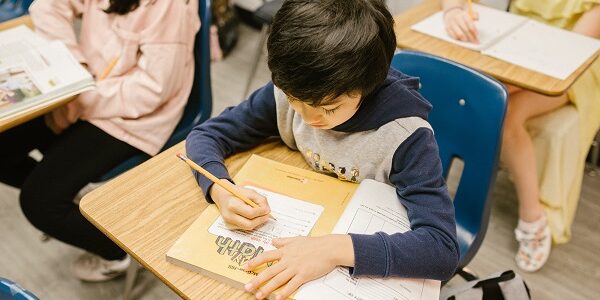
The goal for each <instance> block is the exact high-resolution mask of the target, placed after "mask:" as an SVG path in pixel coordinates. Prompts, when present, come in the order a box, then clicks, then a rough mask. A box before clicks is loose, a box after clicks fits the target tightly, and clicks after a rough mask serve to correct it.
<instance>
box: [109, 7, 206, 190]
mask: <svg viewBox="0 0 600 300" xmlns="http://www.w3.org/2000/svg"><path fill="white" fill-rule="evenodd" d="M198 12H199V14H200V23H201V25H200V31H199V32H198V34H196V41H195V43H194V60H195V70H194V83H193V85H192V91H191V92H190V96H189V98H188V102H187V104H186V106H185V109H184V111H183V116H182V117H181V120H180V121H179V123H178V124H177V126H176V127H175V130H173V133H172V134H171V136H170V137H169V139H168V140H167V142H166V143H165V145H164V146H163V148H162V150H165V149H167V148H169V147H171V146H173V145H175V144H177V143H179V142H181V141H183V140H184V139H185V137H186V136H187V135H188V133H189V132H190V131H191V130H192V128H193V127H194V126H195V125H196V124H199V123H202V122H204V121H206V120H207V119H208V118H209V117H210V114H211V112H212V90H211V85H210V24H211V18H212V17H211V16H212V13H211V1H210V0H200V1H199V3H198ZM148 158H150V156H148V155H146V154H140V155H136V156H134V157H132V158H130V159H128V160H126V161H124V162H123V163H121V164H119V165H118V166H116V167H115V168H113V169H112V170H110V171H109V172H108V173H106V174H104V175H103V176H102V177H101V178H100V179H99V180H100V181H106V180H109V179H111V178H113V177H115V176H117V175H119V174H121V173H123V172H125V171H127V170H129V169H131V168H133V167H135V166H137V165H139V164H140V163H142V162H144V161H145V160H147V159H148Z"/></svg>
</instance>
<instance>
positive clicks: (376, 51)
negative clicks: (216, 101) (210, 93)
mask: <svg viewBox="0 0 600 300" xmlns="http://www.w3.org/2000/svg"><path fill="white" fill-rule="evenodd" d="M395 48H396V39H395V36H394V32H393V19H392V16H391V15H390V13H389V12H388V11H387V8H386V7H385V4H384V2H383V1H382V0H321V1H309V0H288V1H286V2H285V3H284V4H283V6H282V7H281V9H280V10H279V11H278V13H277V15H276V16H275V18H274V20H273V24H272V28H271V34H270V36H269V40H268V52H269V55H268V60H269V61H268V62H269V68H270V70H271V72H272V79H273V82H272V83H268V84H267V85H265V86H264V87H262V88H260V89H258V90H257V91H255V92H254V93H253V94H252V95H251V96H250V97H249V99H248V100H246V101H244V102H242V103H241V104H240V105H238V106H235V107H230V108H228V109H226V110H225V111H224V112H223V113H222V114H221V115H219V116H218V117H216V118H213V119H211V120H209V121H207V122H205V123H203V124H201V125H199V126H197V127H196V128H194V129H193V130H192V132H191V133H190V135H189V136H188V138H187V141H186V151H187V153H188V156H189V158H190V159H192V160H193V161H195V162H196V163H197V164H198V165H200V166H202V167H204V168H205V169H207V170H209V171H210V172H211V173H213V174H214V175H216V176H217V177H218V178H221V180H231V179H230V176H229V174H228V172H227V169H226V168H225V166H224V164H223V160H224V157H226V156H229V155H231V154H232V153H234V152H236V151H239V150H243V149H248V148H251V147H253V146H255V145H257V144H258V143H260V142H261V141H263V140H264V139H265V138H267V137H270V136H280V137H281V139H282V140H283V141H284V142H285V144H286V145H287V146H288V147H290V148H293V149H298V150H299V151H300V152H301V153H302V155H303V156H304V158H305V159H306V161H307V162H308V163H309V165H310V166H311V167H313V168H314V169H316V170H317V171H320V172H324V173H330V174H332V175H335V176H337V177H338V178H340V179H342V180H350V181H354V182H359V181H361V180H362V179H366V178H371V179H375V180H378V181H381V182H386V183H388V184H392V185H394V186H395V187H396V190H397V195H398V200H399V201H401V202H402V204H403V205H404V206H405V207H406V208H407V211H408V216H409V219H410V221H411V228H412V231H409V232H406V233H396V234H392V235H387V234H385V233H382V232H379V233H376V234H373V235H360V234H350V235H326V236H321V237H295V238H283V239H275V240H273V245H274V246H275V247H276V248H277V249H276V250H274V251H268V252H265V253H263V254H261V255H259V256H257V257H256V258H255V259H253V260H251V261H249V262H248V264H247V266H246V269H248V270H250V269H254V268H256V267H258V266H260V265H262V264H264V263H267V262H272V261H278V263H277V264H274V265H273V266H271V267H269V268H267V269H266V270H264V271H263V272H261V273H260V274H259V275H258V276H257V277H256V278H254V279H253V280H252V281H250V282H249V283H248V284H247V285H246V290H248V291H250V292H254V293H255V295H256V297H257V298H259V299H262V298H264V297H267V296H268V295H269V294H270V293H271V292H272V291H274V290H275V289H277V288H279V287H282V289H281V290H280V291H279V292H278V295H277V299H285V298H286V297H288V296H289V295H290V294H291V293H292V292H294V291H295V290H296V289H297V288H298V287H299V286H300V285H302V284H303V283H305V282H307V281H310V280H313V279H316V278H319V277H321V276H323V275H325V274H327V273H329V272H330V271H332V270H333V269H334V268H335V267H336V266H338V265H341V266H348V267H351V274H352V275H353V276H361V275H371V276H379V277H385V276H399V277H412V278H430V279H438V280H445V279H449V278H450V277H451V276H452V275H453V274H454V271H455V268H456V266H457V262H458V258H459V253H458V244H457V241H456V225H455V221H454V207H453V204H452V202H451V200H450V198H449V196H448V193H447V187H446V185H445V182H444V179H443V178H442V166H441V163H440V159H439V156H438V149H437V144H436V142H435V139H434V136H433V132H432V130H431V127H430V125H429V124H428V123H427V121H426V119H427V114H428V112H429V110H430V109H431V105H430V104H429V103H428V102H427V101H426V100H425V99H424V98H423V97H422V96H421V95H420V94H419V93H418V91H417V90H418V88H419V79H418V78H414V77H409V76H407V75H404V74H402V73H401V72H399V71H397V70H395V69H391V68H390V67H389V65H390V62H391V59H392V56H393V54H394V50H395ZM195 176H196V179H197V180H198V183H199V185H200V187H201V188H202V190H203V191H204V193H205V195H206V199H207V200H208V201H209V202H214V203H216V204H217V206H218V207H219V210H220V211H221V214H222V216H223V218H224V220H225V221H226V222H227V223H229V224H230V225H231V226H232V227H235V228H241V229H253V228H255V227H257V226H259V225H260V224H262V223H264V222H266V221H267V220H268V218H269V216H268V214H269V213H270V209H269V207H268V203H267V201H266V199H264V198H263V197H262V196H260V195H258V194H257V193H255V192H253V191H251V190H248V189H245V188H243V187H239V186H236V187H235V188H236V189H238V190H239V191H240V192H241V193H242V194H244V195H245V196H247V197H248V198H250V199H252V200H253V201H255V202H256V203H258V204H259V207H257V208H252V207H250V206H248V205H246V204H245V203H243V202H242V201H241V200H240V199H238V198H236V197H235V196H233V195H231V194H230V193H228V192H226V191H225V190H224V189H223V188H221V187H220V186H218V185H213V184H212V182H211V181H210V180H208V179H207V178H205V177H204V176H202V175H200V174H198V173H195Z"/></svg>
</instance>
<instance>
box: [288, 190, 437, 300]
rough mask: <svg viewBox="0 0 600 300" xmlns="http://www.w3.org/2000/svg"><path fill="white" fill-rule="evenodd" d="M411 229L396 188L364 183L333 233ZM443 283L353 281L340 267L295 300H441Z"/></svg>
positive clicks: (315, 281)
mask: <svg viewBox="0 0 600 300" xmlns="http://www.w3.org/2000/svg"><path fill="white" fill-rule="evenodd" d="M408 230H410V223H409V221H408V216H407V214H406V209H404V207H403V206H402V204H401V203H400V201H399V200H398V196H397V195H396V189H395V188H394V187H392V186H389V185H387V184H384V183H379V182H377V181H374V180H368V179H367V180H363V181H362V182H361V184H360V186H359V187H358V189H357V190H356V192H355V193H354V196H353V197H352V199H351V201H350V203H349V204H348V206H347V207H346V209H345V210H344V213H343V214H342V217H341V218H340V220H339V221H338V223H337V224H336V226H335V228H334V230H333V233H360V234H372V233H375V232H379V231H383V232H385V233H388V234H393V233H397V232H405V231H408ZM439 291H440V282H439V281H437V280H426V279H404V278H402V279H401V278H385V279H383V278H370V277H360V278H352V277H351V276H350V274H349V272H348V269H347V268H342V267H338V268H336V269H334V270H333V271H332V272H331V273H329V274H327V275H326V276H324V277H322V278H320V279H317V280H314V281H311V282H309V283H306V284H305V285H303V286H302V287H301V288H300V290H299V291H298V293H297V294H296V296H295V299H353V300H363V299H364V300H366V299H377V300H386V299H390V300H424V299H438V298H439Z"/></svg>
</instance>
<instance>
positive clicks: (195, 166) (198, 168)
mask: <svg viewBox="0 0 600 300" xmlns="http://www.w3.org/2000/svg"><path fill="white" fill-rule="evenodd" d="M177 157H179V158H180V159H181V160H183V161H184V162H186V163H187V164H188V165H189V166H190V167H192V169H194V170H196V171H198V172H200V174H202V175H204V176H206V178H208V179H210V181H212V182H214V183H216V184H218V185H219V186H220V187H222V188H224V189H225V190H226V191H228V192H230V193H231V194H232V195H234V196H236V197H238V198H239V199H241V200H242V201H244V202H246V204H248V205H250V206H252V207H258V204H256V203H254V201H252V200H250V199H248V197H246V196H244V195H242V194H240V193H239V192H238V191H237V190H235V189H234V188H232V187H231V186H230V185H228V184H225V183H224V182H223V181H221V180H220V179H219V178H217V177H215V175H213V174H211V173H210V172H208V171H207V170H206V169H204V168H202V167H201V166H199V165H198V164H196V163H195V162H193V161H192V160H191V159H189V158H187V156H185V155H183V154H181V153H177ZM269 217H270V218H271V219H273V220H275V221H277V219H275V217H273V215H271V214H269Z"/></svg>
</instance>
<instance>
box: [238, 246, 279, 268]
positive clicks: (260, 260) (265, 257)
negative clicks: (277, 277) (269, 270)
mask: <svg viewBox="0 0 600 300" xmlns="http://www.w3.org/2000/svg"><path fill="white" fill-rule="evenodd" d="M280 258H281V252H280V251H278V250H271V251H267V252H263V253H261V254H259V255H258V256H257V257H255V258H253V259H251V260H249V261H248V262H247V263H246V265H245V266H244V269H245V270H246V271H250V270H254V269H256V268H257V267H259V266H261V265H262V264H265V263H268V262H270V261H275V260H279V259H280Z"/></svg>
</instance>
